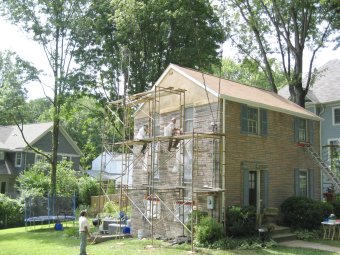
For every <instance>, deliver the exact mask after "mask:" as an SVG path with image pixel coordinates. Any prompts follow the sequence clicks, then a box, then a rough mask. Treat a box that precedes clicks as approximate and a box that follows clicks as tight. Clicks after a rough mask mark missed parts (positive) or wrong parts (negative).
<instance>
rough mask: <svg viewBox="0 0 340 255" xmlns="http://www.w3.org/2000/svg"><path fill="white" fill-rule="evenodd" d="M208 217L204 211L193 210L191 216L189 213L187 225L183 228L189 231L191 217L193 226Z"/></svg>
mask: <svg viewBox="0 0 340 255" xmlns="http://www.w3.org/2000/svg"><path fill="white" fill-rule="evenodd" d="M207 216H208V213H207V212H204V211H199V210H195V211H192V214H191V213H190V214H189V215H188V221H187V223H186V224H185V226H186V227H187V228H188V229H190V230H191V217H192V219H193V224H194V225H197V224H199V223H200V222H201V220H202V219H203V218H205V217H207Z"/></svg>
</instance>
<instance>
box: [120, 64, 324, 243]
mask: <svg viewBox="0 0 340 255" xmlns="http://www.w3.org/2000/svg"><path fill="white" fill-rule="evenodd" d="M139 102H140V103H141V106H140V107H139V108H138V111H137V112H136V113H135V115H134V125H135V130H134V131H135V134H136V133H137V132H138V130H139V128H140V127H141V126H142V125H144V124H148V127H149V136H148V137H147V138H145V139H142V140H137V141H126V142H124V143H122V145H123V146H127V147H125V148H131V144H134V146H133V153H134V162H133V188H132V189H131V190H130V191H129V197H130V198H131V202H132V204H133V212H132V229H133V230H134V231H137V230H141V232H143V233H144V234H146V233H147V234H160V235H163V236H168V237H173V236H177V235H183V234H184V233H185V229H186V228H187V226H186V225H185V224H186V223H188V219H189V214H190V213H191V211H192V210H197V211H205V212H207V213H208V214H209V215H211V216H212V217H214V218H216V219H217V220H218V221H220V222H222V223H223V222H224V219H225V212H226V208H227V207H228V206H231V205H252V206H255V207H256V209H257V212H258V213H260V210H261V208H279V206H280V205H281V203H282V202H283V201H284V200H285V199H287V198H288V197H290V196H294V195H297V196H305V197H309V198H313V199H318V200H319V199H320V198H321V190H320V187H321V185H320V176H321V174H320V167H319V165H318V164H317V162H315V161H314V160H313V159H312V158H311V157H310V155H309V154H307V153H306V151H305V150H304V148H302V147H301V146H300V145H301V143H308V144H311V146H312V147H313V148H314V149H315V148H317V149H318V148H319V140H320V138H319V135H320V132H319V130H320V117H318V116H317V115H315V114H314V113H311V112H310V111H307V110H305V109H304V108H302V107H300V106H298V105H296V104H294V103H292V102H290V101H289V100H287V99H285V98H283V97H281V96H279V95H277V94H275V93H273V92H269V91H266V90H263V89H259V88H255V87H251V86H247V85H243V84H240V83H237V82H233V81H230V80H224V79H220V78H219V77H215V76H212V75H209V74H204V73H201V72H198V71H195V70H191V69H187V68H183V67H180V66H177V65H173V64H171V65H170V66H169V67H168V68H167V69H166V70H165V71H164V73H163V74H162V75H161V77H160V78H159V79H158V81H157V82H156V83H155V85H154V87H153V88H152V90H151V91H148V92H144V93H141V94H137V95H133V96H131V97H129V98H127V99H126V100H120V101H117V104H123V107H125V109H126V107H129V105H132V106H133V107H134V106H135V105H136V104H137V103H139ZM175 119H176V121H175ZM169 123H170V124H169ZM174 126H175V127H177V128H180V129H181V130H177V131H176V132H174V133H172V134H173V135H174V136H172V134H171V133H170V135H169V132H168V129H169V128H172V127H174ZM170 141H171V143H170ZM145 143H147V145H148V146H147V149H146V152H145V153H143V152H142V151H141V148H142V146H143V145H145ZM177 143H178V146H177V147H176V148H175V147H174V146H173V144H177Z"/></svg>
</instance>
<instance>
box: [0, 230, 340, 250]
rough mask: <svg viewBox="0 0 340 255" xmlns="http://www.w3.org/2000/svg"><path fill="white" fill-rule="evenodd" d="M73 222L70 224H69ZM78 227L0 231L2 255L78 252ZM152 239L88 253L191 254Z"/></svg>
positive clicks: (106, 244) (339, 243)
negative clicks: (62, 229) (76, 235)
mask: <svg viewBox="0 0 340 255" xmlns="http://www.w3.org/2000/svg"><path fill="white" fill-rule="evenodd" d="M69 225H70V224H69ZM75 231H77V230H76V228H73V227H70V228H65V231H55V230H53V228H52V225H51V229H48V228H47V227H41V226H37V227H35V228H33V227H30V228H27V229H25V228H24V227H23V228H13V229H5V230H0V254H1V255H36V254H43V255H77V254H79V249H78V245H79V239H78V238H77V237H74V236H70V235H68V233H72V232H73V233H74V232H75ZM151 244H152V242H151V240H138V239H135V238H128V239H120V240H114V241H107V242H104V243H100V244H95V245H89V246H88V253H89V254H90V255H108V254H110V255H111V254H112V255H114V254H117V255H118V254H119V255H121V254H124V255H135V254H154V255H172V254H189V251H190V248H191V247H190V245H174V246H172V245H170V244H169V243H167V242H162V241H154V245H153V246H151ZM327 244H329V245H337V246H340V241H327ZM196 253H197V254H207V255H208V254H209V255H219V254H221V255H222V254H226V255H229V254H239V255H243V254H244V255H246V254H247V255H248V254H250V255H252V254H267V255H273V254H283V255H284V254H286V255H288V254H289V255H291V254H311V255H317V254H321V255H330V254H335V253H332V252H321V251H316V250H311V249H302V248H287V247H280V246H278V247H275V248H267V249H259V250H228V251H219V250H210V249H201V248H199V249H196Z"/></svg>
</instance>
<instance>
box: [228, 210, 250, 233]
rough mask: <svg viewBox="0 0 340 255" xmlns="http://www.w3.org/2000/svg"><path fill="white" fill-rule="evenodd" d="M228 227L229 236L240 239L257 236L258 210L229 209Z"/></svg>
mask: <svg viewBox="0 0 340 255" xmlns="http://www.w3.org/2000/svg"><path fill="white" fill-rule="evenodd" d="M226 226H227V235H228V236H233V237H239V236H250V235H254V234H256V233H257V230H256V208H255V207H253V206H243V207H240V206H230V207H228V208H227V215H226Z"/></svg>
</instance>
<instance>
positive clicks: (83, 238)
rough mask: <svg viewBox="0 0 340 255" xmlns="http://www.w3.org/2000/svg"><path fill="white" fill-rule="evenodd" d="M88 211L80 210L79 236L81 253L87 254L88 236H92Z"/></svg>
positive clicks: (81, 254) (82, 254)
mask: <svg viewBox="0 0 340 255" xmlns="http://www.w3.org/2000/svg"><path fill="white" fill-rule="evenodd" d="M86 216H87V212H86V211H85V210H83V211H81V212H80V217H79V237H80V255H86V246H87V237H89V238H90V237H91V234H90V226H89V222H88V221H87V218H86Z"/></svg>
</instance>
